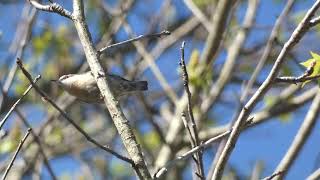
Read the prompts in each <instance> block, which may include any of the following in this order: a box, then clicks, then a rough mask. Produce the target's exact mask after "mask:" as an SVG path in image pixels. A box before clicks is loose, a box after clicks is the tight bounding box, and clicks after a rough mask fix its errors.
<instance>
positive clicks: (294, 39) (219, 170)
mask: <svg viewBox="0 0 320 180" xmlns="http://www.w3.org/2000/svg"><path fill="white" fill-rule="evenodd" d="M319 7H320V0H317V1H316V2H315V3H314V5H313V6H312V7H311V8H310V9H309V10H308V12H307V14H306V15H305V17H304V18H303V19H302V21H301V22H300V23H299V25H298V27H297V28H296V29H295V31H294V32H293V33H292V35H291V37H290V39H289V40H288V41H287V42H286V43H285V45H284V47H283V48H282V50H281V52H280V54H279V56H278V57H277V59H276V61H275V63H274V66H273V67H272V69H271V72H270V73H269V75H268V77H267V79H266V80H265V81H264V82H263V84H262V85H261V86H260V87H259V89H258V90H257V91H256V92H255V94H254V95H253V96H252V98H251V99H250V100H249V101H248V102H247V104H246V105H245V106H244V108H243V109H242V111H241V113H240V115H239V117H238V119H237V121H236V123H235V125H234V126H233V129H232V132H231V134H230V136H229V138H228V141H227V144H226V146H225V148H224V150H223V152H222V154H221V156H220V158H219V160H218V163H217V166H216V169H215V171H214V174H213V177H212V178H213V179H221V177H222V174H223V170H224V167H225V165H226V163H227V161H228V159H229V156H230V154H231V152H232V150H233V148H234V147H235V144H236V142H237V140H238V137H239V135H240V133H241V126H242V124H243V123H245V121H246V119H247V118H248V116H249V114H250V113H251V111H252V110H253V108H254V107H255V105H256V104H257V103H258V101H259V99H260V98H261V97H262V96H264V95H265V94H266V92H267V91H268V90H269V89H270V88H271V86H272V83H273V81H274V79H275V78H276V76H277V73H278V72H279V70H280V68H281V65H282V64H283V62H284V60H285V57H286V55H287V54H288V52H289V51H290V50H291V49H292V48H293V47H294V46H295V45H296V44H297V43H298V42H299V41H300V40H301V38H302V37H303V35H304V34H305V33H306V32H307V30H308V29H309V28H310V23H309V22H310V20H311V18H312V17H313V15H314V14H315V12H316V10H317V9H318V8H319Z"/></svg>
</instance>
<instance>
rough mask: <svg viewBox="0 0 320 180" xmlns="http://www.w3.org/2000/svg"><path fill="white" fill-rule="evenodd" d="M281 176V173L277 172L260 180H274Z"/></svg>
mask: <svg viewBox="0 0 320 180" xmlns="http://www.w3.org/2000/svg"><path fill="white" fill-rule="evenodd" d="M281 174H283V172H282V171H278V172H276V173H273V174H272V175H271V176H268V177H265V178H263V179H262V180H272V179H274V178H276V177H277V176H280V175H281Z"/></svg>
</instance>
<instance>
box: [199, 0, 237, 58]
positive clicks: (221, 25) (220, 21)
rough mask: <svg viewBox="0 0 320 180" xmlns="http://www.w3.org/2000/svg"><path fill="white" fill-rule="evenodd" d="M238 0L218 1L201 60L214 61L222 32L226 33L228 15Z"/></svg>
mask: <svg viewBox="0 0 320 180" xmlns="http://www.w3.org/2000/svg"><path fill="white" fill-rule="evenodd" d="M235 2H236V0H220V1H218V5H217V8H216V9H215V11H216V12H215V14H214V15H213V17H212V22H211V28H210V30H209V35H208V38H207V40H206V43H205V47H204V50H203V53H202V55H201V62H205V64H208V63H209V62H212V61H213V58H214V56H215V55H216V53H217V52H218V50H219V46H220V42H221V40H222V37H223V36H222V34H224V30H225V25H226V23H227V22H228V16H229V13H230V10H231V8H232V5H233V4H234V3H235Z"/></svg>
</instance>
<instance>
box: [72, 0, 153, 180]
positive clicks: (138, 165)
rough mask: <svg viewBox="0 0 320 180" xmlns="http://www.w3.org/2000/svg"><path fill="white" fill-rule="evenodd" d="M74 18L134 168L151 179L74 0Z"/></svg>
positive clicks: (79, 0)
mask: <svg viewBox="0 0 320 180" xmlns="http://www.w3.org/2000/svg"><path fill="white" fill-rule="evenodd" d="M73 16H74V25H75V27H76V30H77V32H78V35H79V39H80V41H81V44H82V46H83V50H84V53H85V55H86V58H87V62H88V64H89V67H90V70H91V72H92V74H93V76H94V79H95V81H96V82H97V85H98V88H99V90H100V93H101V95H102V96H103V98H104V102H105V105H106V107H107V108H108V110H109V112H110V115H111V118H112V120H113V122H114V124H115V126H116V128H117V131H118V133H119V135H120V137H121V139H122V142H123V143H124V146H125V148H126V149H127V151H128V154H129V156H130V157H131V159H132V160H133V162H134V168H135V170H136V173H137V176H139V177H140V178H143V179H151V175H150V173H149V171H148V168H147V165H146V163H145V161H144V158H143V155H142V151H141V148H140V145H139V144H138V142H137V140H136V137H135V135H134V133H133V130H132V128H131V127H130V124H129V121H128V120H127V119H126V117H125V115H124V113H123V112H122V109H121V107H120V104H119V101H118V100H117V99H116V98H115V96H114V95H113V93H112V91H111V89H110V87H111V86H110V81H109V80H108V79H107V78H106V75H105V71H104V69H103V68H102V66H101V64H100V63H99V62H100V58H99V55H98V53H97V51H96V50H95V48H94V46H93V43H92V39H91V35H90V32H89V30H88V26H87V24H86V22H85V16H84V7H83V1H82V0H73Z"/></svg>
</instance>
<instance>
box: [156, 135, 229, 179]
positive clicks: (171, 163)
mask: <svg viewBox="0 0 320 180" xmlns="http://www.w3.org/2000/svg"><path fill="white" fill-rule="evenodd" d="M230 132H231V130H228V131H225V132H224V133H221V134H219V135H217V136H215V137H213V138H211V139H209V140H207V141H206V142H204V143H202V144H201V145H199V146H196V147H194V148H192V149H191V150H189V151H188V152H186V153H184V154H182V155H181V156H178V157H176V158H175V159H174V160H172V161H169V162H168V163H167V164H166V165H164V166H163V167H162V168H160V169H159V170H158V171H157V172H156V173H155V174H154V175H153V177H154V178H160V177H161V176H163V175H164V174H165V173H166V172H167V171H168V170H169V169H170V168H171V167H173V166H174V165H175V164H177V163H178V162H179V161H182V160H185V159H187V158H189V157H191V156H192V155H193V154H195V153H197V152H199V151H202V150H203V149H205V148H207V147H209V146H210V145H211V144H212V143H214V142H216V141H218V140H220V139H222V138H224V137H226V136H227V135H228V134H230Z"/></svg>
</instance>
